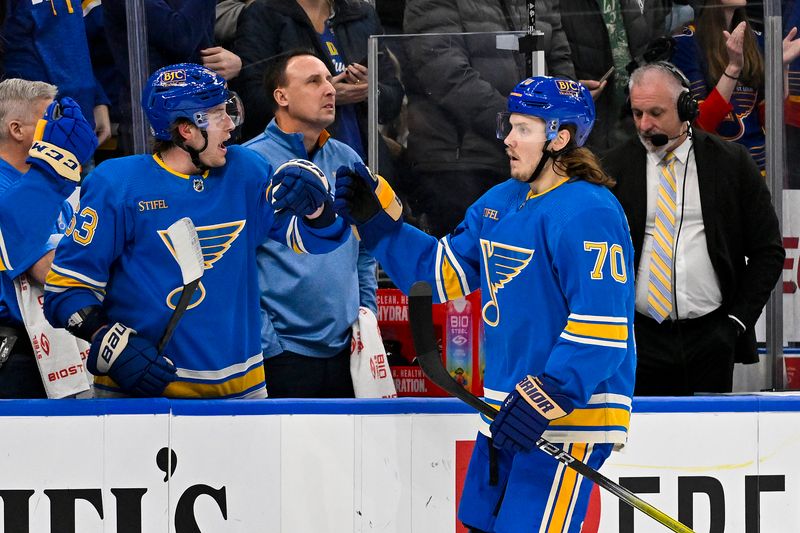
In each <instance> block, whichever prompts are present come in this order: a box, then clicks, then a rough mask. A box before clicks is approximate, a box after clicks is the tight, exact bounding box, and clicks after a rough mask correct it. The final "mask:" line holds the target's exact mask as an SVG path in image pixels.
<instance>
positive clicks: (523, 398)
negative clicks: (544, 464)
mask: <svg viewBox="0 0 800 533" xmlns="http://www.w3.org/2000/svg"><path fill="white" fill-rule="evenodd" d="M572 409H573V407H572V401H571V400H570V399H569V398H567V397H566V396H562V395H560V394H556V393H549V392H547V388H546V386H545V385H544V383H542V381H541V380H540V379H539V378H535V377H533V376H528V377H526V378H525V379H523V380H522V381H520V382H519V383H517V387H516V388H515V389H514V390H513V391H512V392H511V394H509V395H508V396H507V397H506V400H505V401H504V402H503V406H502V407H501V408H500V412H498V413H497V416H496V417H495V419H494V422H492V425H491V426H489V429H490V431H491V432H492V438H493V439H494V446H495V448H503V449H506V450H508V451H510V452H529V451H530V450H532V449H533V448H534V446H535V445H536V441H538V440H539V438H540V437H541V436H542V433H544V431H545V429H547V425H548V424H549V423H550V422H551V421H552V420H555V419H557V418H561V417H563V416H567V415H568V414H569V413H570V412H572Z"/></svg>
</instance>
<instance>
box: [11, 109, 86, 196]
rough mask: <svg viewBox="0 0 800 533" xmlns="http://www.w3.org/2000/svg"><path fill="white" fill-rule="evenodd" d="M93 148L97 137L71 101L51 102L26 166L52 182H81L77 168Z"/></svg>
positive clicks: (35, 134)
mask: <svg viewBox="0 0 800 533" xmlns="http://www.w3.org/2000/svg"><path fill="white" fill-rule="evenodd" d="M96 148H97V136H96V135H95V134H94V129H93V128H92V126H91V125H90V124H89V122H88V121H87V120H86V119H85V118H84V117H83V113H82V112H81V108H80V106H79V105H78V103H77V102H75V100H73V99H72V98H69V97H68V96H65V97H64V98H62V99H61V101H54V102H53V103H51V104H50V105H49V106H47V110H45V112H44V117H42V118H41V119H39V122H38V123H37V124H36V130H35V131H34V134H33V145H31V148H30V150H28V158H27V159H26V162H27V163H29V164H30V165H32V166H35V167H36V168H38V169H39V170H41V171H43V172H45V173H47V174H49V175H50V176H53V177H56V178H64V179H68V180H70V181H74V182H76V183H77V182H79V181H80V180H81V165H82V164H83V163H85V162H86V161H88V160H89V159H90V158H91V157H92V155H93V154H94V151H95V149H96Z"/></svg>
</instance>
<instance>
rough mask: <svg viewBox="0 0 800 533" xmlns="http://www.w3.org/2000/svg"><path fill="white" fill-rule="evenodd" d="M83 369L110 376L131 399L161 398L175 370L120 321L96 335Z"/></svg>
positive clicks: (170, 363)
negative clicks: (131, 396) (135, 397)
mask: <svg viewBox="0 0 800 533" xmlns="http://www.w3.org/2000/svg"><path fill="white" fill-rule="evenodd" d="M86 367H87V368H88V369H89V371H90V372H91V373H92V374H94V375H98V376H105V375H108V376H110V377H111V379H113V380H114V381H115V382H116V383H117V385H119V386H120V387H121V388H122V390H124V391H125V392H126V393H128V394H131V395H134V396H161V394H162V393H163V392H164V389H166V388H167V385H169V384H170V383H172V382H173V381H175V373H176V372H177V371H178V370H177V369H176V368H175V365H173V364H172V362H171V361H170V360H169V359H167V358H166V357H164V356H163V355H158V351H156V347H155V346H154V345H153V344H152V343H151V342H150V341H148V340H147V339H145V338H144V337H139V336H137V335H136V331H135V330H133V329H131V328H129V327H128V326H125V325H123V324H120V323H119V322H117V323H116V324H113V325H111V326H104V327H103V328H101V329H100V330H99V331H98V332H97V334H96V335H95V337H94V340H93V341H92V346H91V348H90V349H89V357H88V358H87V360H86Z"/></svg>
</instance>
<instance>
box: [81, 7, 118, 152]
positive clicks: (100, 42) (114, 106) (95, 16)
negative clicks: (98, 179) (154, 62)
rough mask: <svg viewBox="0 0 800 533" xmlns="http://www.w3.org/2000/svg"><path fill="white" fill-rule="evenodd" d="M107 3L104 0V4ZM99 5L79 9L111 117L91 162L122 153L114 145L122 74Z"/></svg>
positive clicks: (116, 140)
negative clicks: (104, 137) (107, 133)
mask: <svg viewBox="0 0 800 533" xmlns="http://www.w3.org/2000/svg"><path fill="white" fill-rule="evenodd" d="M108 3H109V2H108V1H106V4H108ZM103 6H104V4H103V3H102V2H88V3H87V4H86V7H85V8H84V11H83V21H84V25H85V26H86V41H87V43H88V45H89V55H90V58H91V61H92V69H93V70H94V73H95V76H96V77H97V81H98V83H100V86H101V87H102V88H103V92H104V93H105V94H106V96H107V97H108V100H109V118H110V121H111V136H110V137H109V138H108V139H107V140H106V142H104V143H103V144H101V145H100V146H98V147H97V151H96V152H95V155H94V164H99V163H101V162H102V161H105V160H106V159H110V158H112V157H118V156H120V155H122V154H121V153H120V152H119V151H118V149H117V148H118V146H119V121H120V115H119V94H120V85H121V84H122V76H121V75H120V73H119V70H117V65H116V63H115V62H114V55H113V54H112V52H111V47H110V46H109V43H108V39H107V38H106V32H105V29H104V27H103V19H104V16H103V11H104V7H103Z"/></svg>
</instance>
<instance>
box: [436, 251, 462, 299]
mask: <svg viewBox="0 0 800 533" xmlns="http://www.w3.org/2000/svg"><path fill="white" fill-rule="evenodd" d="M441 272H442V283H443V284H444V291H445V293H447V299H448V300H453V299H455V298H460V297H462V296H464V291H463V289H462V288H461V282H460V281H459V279H458V273H457V272H456V269H455V268H453V264H452V263H450V259H449V258H448V257H447V256H446V255H443V256H442V270H441Z"/></svg>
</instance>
